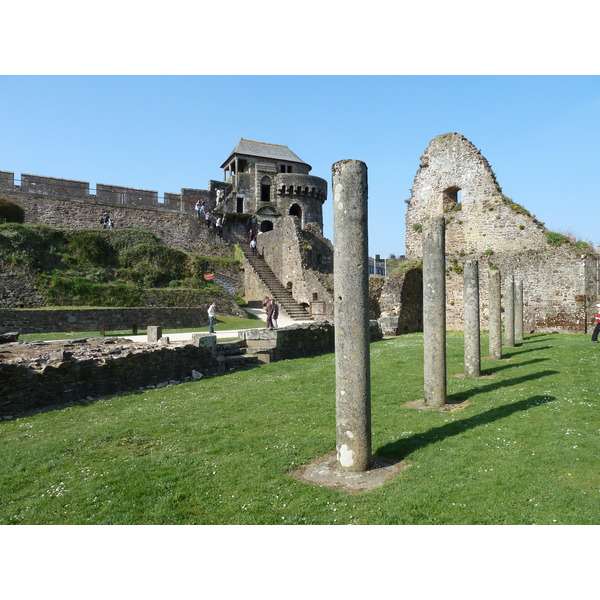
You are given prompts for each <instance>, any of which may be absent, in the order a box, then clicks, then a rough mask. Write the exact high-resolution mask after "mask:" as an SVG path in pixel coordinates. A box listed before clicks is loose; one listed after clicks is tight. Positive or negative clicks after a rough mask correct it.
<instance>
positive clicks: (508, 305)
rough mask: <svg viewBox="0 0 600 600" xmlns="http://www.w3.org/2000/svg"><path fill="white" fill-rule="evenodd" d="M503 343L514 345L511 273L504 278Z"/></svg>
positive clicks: (512, 279) (513, 295)
mask: <svg viewBox="0 0 600 600" xmlns="http://www.w3.org/2000/svg"><path fill="white" fill-rule="evenodd" d="M504 345H505V346H506V347H508V348H514V347H515V280H514V278H513V276H512V275H510V276H509V277H507V278H506V279H505V280H504Z"/></svg>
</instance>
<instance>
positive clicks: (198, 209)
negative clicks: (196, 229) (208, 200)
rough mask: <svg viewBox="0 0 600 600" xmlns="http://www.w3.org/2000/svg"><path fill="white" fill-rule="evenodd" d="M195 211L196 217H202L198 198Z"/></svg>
mask: <svg viewBox="0 0 600 600" xmlns="http://www.w3.org/2000/svg"><path fill="white" fill-rule="evenodd" d="M194 209H195V211H196V219H199V218H200V200H198V202H196V206H195V207H194Z"/></svg>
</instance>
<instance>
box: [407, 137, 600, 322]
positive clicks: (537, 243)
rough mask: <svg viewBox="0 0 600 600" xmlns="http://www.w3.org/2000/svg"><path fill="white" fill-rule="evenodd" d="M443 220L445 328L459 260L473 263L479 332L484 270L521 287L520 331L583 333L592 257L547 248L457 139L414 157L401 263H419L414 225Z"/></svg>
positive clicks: (458, 300)
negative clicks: (415, 164) (477, 279)
mask: <svg viewBox="0 0 600 600" xmlns="http://www.w3.org/2000/svg"><path fill="white" fill-rule="evenodd" d="M436 215H443V216H444V217H445V218H446V270H447V282H446V283H447V285H446V289H447V327H448V329H452V330H462V328H463V302H462V294H463V277H462V269H463V266H464V263H465V261H466V260H467V259H471V260H472V259H477V260H478V261H479V264H480V268H479V277H480V293H481V320H482V323H481V326H482V328H484V329H487V310H488V306H487V287H488V286H487V283H488V269H489V268H499V269H500V271H501V274H502V277H503V278H504V277H507V276H511V275H512V276H514V278H515V279H521V280H523V288H524V296H525V301H524V304H525V306H524V322H525V328H526V331H561V332H576V333H585V332H587V329H589V325H590V323H591V322H592V321H593V318H594V315H595V302H596V300H597V297H598V293H599V289H598V255H597V254H596V253H589V252H582V251H581V250H580V249H578V248H576V247H575V246H574V245H573V244H570V243H566V244H562V245H560V246H552V245H550V244H549V242H548V239H547V237H546V233H547V230H546V229H545V228H544V226H543V224H542V223H540V222H539V221H537V219H535V217H533V216H532V215H530V214H529V213H528V211H526V210H525V209H523V207H521V206H519V205H517V204H515V203H513V202H512V201H511V200H510V199H509V198H507V197H506V196H504V195H503V194H502V190H501V188H500V186H499V185H498V182H497V181H496V177H495V175H494V173H493V171H492V169H491V167H490V166H489V164H488V162H487V160H486V159H485V158H484V157H483V156H482V155H481V153H480V152H479V150H477V148H475V146H473V144H472V143H471V142H469V141H468V140H467V139H466V138H465V137H464V136H462V135H460V134H457V133H449V134H444V135H441V136H438V137H436V138H435V139H434V140H432V141H431V143H430V144H429V147H428V148H427V150H426V151H425V154H424V155H423V156H422V157H421V166H420V167H419V170H418V171H417V174H416V176H415V180H414V184H413V188H412V195H411V199H410V203H409V206H408V210H407V214H406V246H407V259H409V260H419V259H421V257H422V248H421V244H422V234H421V230H422V225H423V223H424V221H425V220H426V219H428V218H429V217H432V216H436Z"/></svg>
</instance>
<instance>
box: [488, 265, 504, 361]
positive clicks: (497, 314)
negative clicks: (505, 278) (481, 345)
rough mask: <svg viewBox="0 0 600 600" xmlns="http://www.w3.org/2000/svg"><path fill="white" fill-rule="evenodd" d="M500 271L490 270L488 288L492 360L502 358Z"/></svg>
mask: <svg viewBox="0 0 600 600" xmlns="http://www.w3.org/2000/svg"><path fill="white" fill-rule="evenodd" d="M500 287H501V286H500V271H499V270H498V269H490V279H489V286H488V311H489V325H488V327H489V338H490V339H489V343H490V358H502V303H501V298H502V292H501V289H500Z"/></svg>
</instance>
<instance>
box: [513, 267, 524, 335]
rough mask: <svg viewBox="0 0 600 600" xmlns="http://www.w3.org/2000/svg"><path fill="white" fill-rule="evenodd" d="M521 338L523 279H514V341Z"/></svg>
mask: <svg viewBox="0 0 600 600" xmlns="http://www.w3.org/2000/svg"><path fill="white" fill-rule="evenodd" d="M522 340H523V280H522V279H517V280H516V281H515V341H519V342H520V341H522Z"/></svg>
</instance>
